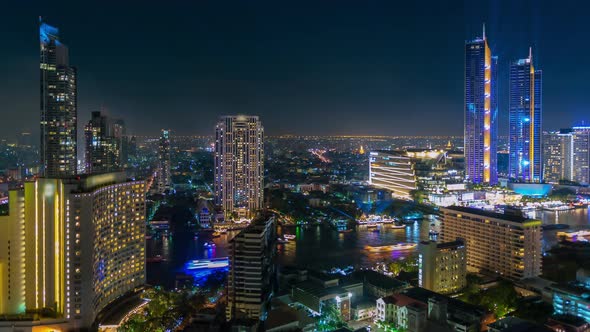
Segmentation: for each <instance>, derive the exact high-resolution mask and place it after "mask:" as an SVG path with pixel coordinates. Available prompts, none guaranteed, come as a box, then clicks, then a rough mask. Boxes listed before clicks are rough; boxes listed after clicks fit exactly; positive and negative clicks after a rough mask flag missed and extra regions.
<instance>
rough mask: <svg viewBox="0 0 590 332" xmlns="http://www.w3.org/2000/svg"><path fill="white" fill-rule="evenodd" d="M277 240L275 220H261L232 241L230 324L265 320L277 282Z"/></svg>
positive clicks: (228, 318) (228, 290)
mask: <svg viewBox="0 0 590 332" xmlns="http://www.w3.org/2000/svg"><path fill="white" fill-rule="evenodd" d="M276 239H277V235H276V224H275V220H274V218H273V217H258V218H257V219H255V220H253V221H252V222H251V223H250V225H249V226H248V227H247V228H245V229H244V230H242V231H241V232H240V233H238V235H236V236H235V237H234V238H233V239H232V240H230V242H229V275H228V284H227V309H226V318H227V320H228V321H232V320H243V319H246V320H265V319H266V315H267V312H268V308H269V305H270V300H271V298H272V295H273V291H274V287H275V281H276V269H275V264H274V256H275V255H276Z"/></svg>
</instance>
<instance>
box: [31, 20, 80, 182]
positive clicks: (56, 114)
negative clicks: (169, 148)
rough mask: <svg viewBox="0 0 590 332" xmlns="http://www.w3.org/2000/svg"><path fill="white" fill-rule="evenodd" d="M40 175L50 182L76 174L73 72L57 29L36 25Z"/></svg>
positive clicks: (75, 94) (75, 118)
mask: <svg viewBox="0 0 590 332" xmlns="http://www.w3.org/2000/svg"><path fill="white" fill-rule="evenodd" d="M39 38H40V47H41V59H40V60H41V66H40V68H41V146H40V147H41V148H40V156H41V172H42V174H43V175H45V176H47V177H51V178H60V177H67V176H70V175H74V174H76V166H77V161H78V160H77V155H76V153H77V151H76V149H77V144H76V142H77V129H76V126H77V116H78V115H77V113H78V102H77V72H76V68H74V67H71V66H70V64H69V54H68V48H67V46H65V45H64V44H62V43H61V42H60V40H59V31H58V29H57V28H55V27H52V26H50V25H48V24H47V23H44V22H42V21H41V22H40V27H39Z"/></svg>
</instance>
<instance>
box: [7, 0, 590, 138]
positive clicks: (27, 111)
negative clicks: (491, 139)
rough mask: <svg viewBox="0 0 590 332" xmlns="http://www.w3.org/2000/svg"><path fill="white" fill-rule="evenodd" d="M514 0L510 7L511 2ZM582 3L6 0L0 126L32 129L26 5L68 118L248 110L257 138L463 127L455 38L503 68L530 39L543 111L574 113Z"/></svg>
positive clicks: (138, 119) (32, 35)
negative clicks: (66, 56) (58, 59)
mask: <svg viewBox="0 0 590 332" xmlns="http://www.w3.org/2000/svg"><path fill="white" fill-rule="evenodd" d="M515 3H518V4H515ZM589 10H590V4H587V3H586V2H583V1H569V0H560V1H520V0H516V1H515V0H511V1H489V2H488V1H464V2H462V1H448V2H447V1H440V0H432V1H393V0H388V1H360V0H357V1H335V0H334V1H327V0H326V1H324V0H314V1H277V0H275V1H255V0H248V1H246V0H243V1H242V0H241V1H237V0H236V1H200V0H193V1H172V0H170V1H128V0H119V1H96V2H94V1H79V2H73V1H72V2H63V1H43V2H37V1H10V2H8V1H7V2H5V3H3V6H2V10H1V12H2V14H0V15H1V19H0V29H1V31H2V39H3V41H2V47H1V48H0V50H1V53H0V59H1V61H0V73H2V75H1V78H0V112H1V114H2V118H1V120H0V137H6V138H12V137H14V136H15V135H16V133H18V132H20V131H24V130H30V131H33V132H34V133H37V132H38V126H39V125H38V123H39V64H38V61H39V59H38V58H39V42H38V32H37V29H38V16H39V15H42V16H43V17H44V19H45V20H46V21H47V22H48V23H49V24H51V25H54V26H57V27H59V29H60V33H61V38H62V41H63V42H64V43H65V44H67V45H68V46H69V48H70V62H71V64H73V65H75V66H77V67H78V70H79V84H78V95H79V98H78V105H79V107H78V114H79V123H78V126H79V128H82V127H83V124H85V123H86V121H87V120H88V118H89V115H90V112H91V111H96V110H99V109H100V108H101V106H104V107H105V108H106V109H107V110H108V111H109V113H110V114H111V115H113V116H119V117H122V118H124V119H125V121H126V122H127V124H128V127H129V131H130V132H131V133H133V134H139V135H155V134H157V131H158V130H159V129H161V128H164V127H169V128H171V129H173V130H175V131H176V133H178V134H197V135H199V134H200V135H211V134H212V133H213V127H214V124H215V121H216V118H217V116H218V115H221V114H233V113H249V114H257V115H260V116H261V117H262V121H263V124H264V126H265V128H266V132H267V134H270V135H276V134H306V135H307V134H319V135H322V134H326V135H327V134H356V135H439V134H440V135H447V134H448V135H462V134H463V65H464V53H463V47H464V41H465V40H466V39H472V38H474V37H476V36H479V35H481V25H482V23H483V22H485V23H486V31H487V35H488V38H489V40H490V43H491V46H492V49H493V51H494V53H495V54H496V55H498V56H499V57H500V66H501V67H500V90H501V94H500V102H501V105H500V112H501V114H502V116H501V118H500V121H501V122H500V128H502V131H503V132H505V131H506V127H507V125H508V124H507V122H508V120H507V116H506V112H507V108H508V99H507V97H508V96H507V86H508V71H507V67H508V63H509V61H510V60H512V59H516V58H523V57H526V56H527V54H528V47H529V45H532V46H533V48H534V49H533V50H534V52H533V55H534V61H535V64H536V67H537V68H540V69H542V70H543V71H544V73H543V79H544V82H543V84H544V95H543V99H544V100H543V112H544V114H543V117H544V119H543V121H544V128H545V129H557V128H559V127H567V126H571V125H572V124H577V123H581V122H582V121H586V123H588V122H590V111H589V109H588V96H589V95H590V94H589V92H588V83H587V82H588V77H590V66H588V59H589V54H590V43H589V42H588V35H589V33H590V26H589V23H588V21H587V13H588V12H589Z"/></svg>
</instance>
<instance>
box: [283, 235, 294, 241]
mask: <svg viewBox="0 0 590 332" xmlns="http://www.w3.org/2000/svg"><path fill="white" fill-rule="evenodd" d="M283 237H284V238H285V239H287V240H293V239H295V238H296V236H295V235H293V234H283Z"/></svg>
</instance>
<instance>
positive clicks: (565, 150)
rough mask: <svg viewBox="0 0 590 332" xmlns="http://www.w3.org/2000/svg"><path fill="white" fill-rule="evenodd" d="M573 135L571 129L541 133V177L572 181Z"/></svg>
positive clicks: (553, 181) (555, 181) (552, 180)
mask: <svg viewBox="0 0 590 332" xmlns="http://www.w3.org/2000/svg"><path fill="white" fill-rule="evenodd" d="M573 166H574V135H573V133H572V130H571V129H562V130H560V131H551V132H544V133H543V178H544V179H545V181H547V182H552V183H558V182H559V181H560V180H569V181H573V175H574V169H573Z"/></svg>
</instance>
